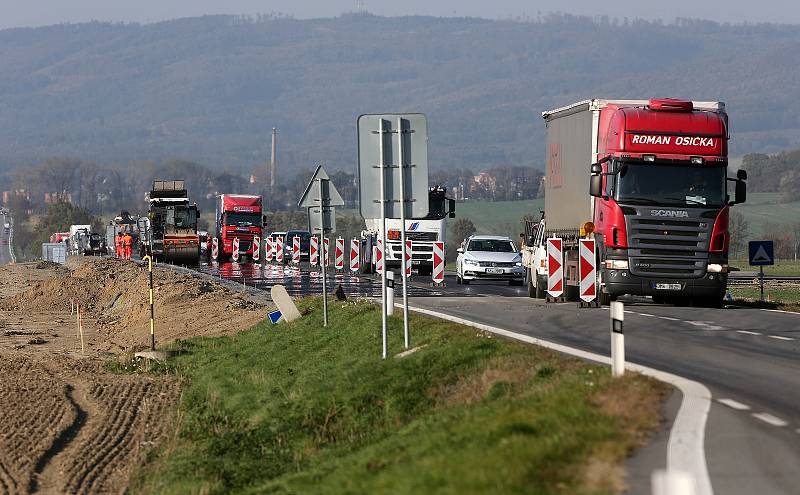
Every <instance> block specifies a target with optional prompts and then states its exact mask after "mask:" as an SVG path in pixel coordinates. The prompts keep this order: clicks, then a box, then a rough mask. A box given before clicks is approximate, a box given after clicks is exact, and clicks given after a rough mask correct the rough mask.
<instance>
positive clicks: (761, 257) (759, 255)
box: [752, 246, 772, 261]
mask: <svg viewBox="0 0 800 495" xmlns="http://www.w3.org/2000/svg"><path fill="white" fill-rule="evenodd" d="M752 261H772V258H770V257H769V255H768V254H767V250H766V249H764V246H758V250H757V251H756V254H754V255H753V260H752Z"/></svg>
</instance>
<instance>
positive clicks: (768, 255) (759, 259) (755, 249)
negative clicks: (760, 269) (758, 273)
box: [748, 241, 775, 266]
mask: <svg viewBox="0 0 800 495" xmlns="http://www.w3.org/2000/svg"><path fill="white" fill-rule="evenodd" d="M748 247H749V248H750V249H749V250H750V256H749V258H750V266H769V265H774V264H775V249H774V247H773V244H772V241H750V243H749V244H748Z"/></svg>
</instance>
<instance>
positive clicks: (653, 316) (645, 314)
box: [633, 313, 656, 318]
mask: <svg viewBox="0 0 800 495" xmlns="http://www.w3.org/2000/svg"><path fill="white" fill-rule="evenodd" d="M633 314H635V315H639V316H647V317H649V318H655V317H656V315H651V314H647V313H633Z"/></svg>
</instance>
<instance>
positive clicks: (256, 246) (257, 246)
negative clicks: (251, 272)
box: [253, 235, 261, 261]
mask: <svg viewBox="0 0 800 495" xmlns="http://www.w3.org/2000/svg"><path fill="white" fill-rule="evenodd" d="M260 259H261V238H260V237H259V236H257V235H255V236H253V261H259V260H260Z"/></svg>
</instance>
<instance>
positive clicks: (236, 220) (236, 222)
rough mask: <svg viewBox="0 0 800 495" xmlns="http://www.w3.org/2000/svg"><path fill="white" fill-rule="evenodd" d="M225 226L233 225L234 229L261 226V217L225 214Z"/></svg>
mask: <svg viewBox="0 0 800 495" xmlns="http://www.w3.org/2000/svg"><path fill="white" fill-rule="evenodd" d="M225 225H233V226H236V227H252V226H254V225H261V215H259V214H257V213H226V214H225Z"/></svg>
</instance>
